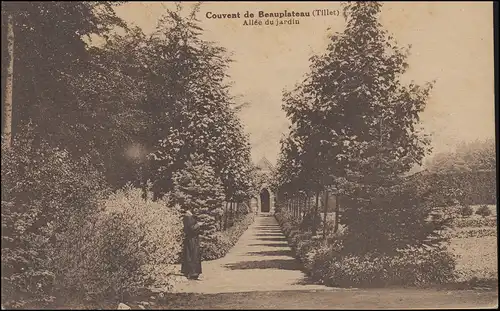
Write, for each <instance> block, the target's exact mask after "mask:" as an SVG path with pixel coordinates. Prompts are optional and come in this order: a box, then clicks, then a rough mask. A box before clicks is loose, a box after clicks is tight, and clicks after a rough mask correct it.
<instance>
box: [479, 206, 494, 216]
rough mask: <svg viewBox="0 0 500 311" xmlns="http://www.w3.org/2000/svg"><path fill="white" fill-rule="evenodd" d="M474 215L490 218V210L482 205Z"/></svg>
mask: <svg viewBox="0 0 500 311" xmlns="http://www.w3.org/2000/svg"><path fill="white" fill-rule="evenodd" d="M476 215H480V216H483V217H488V216H491V210H490V209H489V207H488V205H486V204H483V205H481V206H480V207H479V208H478V209H477V211H476Z"/></svg>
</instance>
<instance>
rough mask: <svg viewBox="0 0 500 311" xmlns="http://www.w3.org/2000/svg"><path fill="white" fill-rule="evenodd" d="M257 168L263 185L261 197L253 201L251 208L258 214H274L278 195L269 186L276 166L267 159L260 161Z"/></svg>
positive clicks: (258, 196) (260, 192)
mask: <svg viewBox="0 0 500 311" xmlns="http://www.w3.org/2000/svg"><path fill="white" fill-rule="evenodd" d="M256 166H257V170H258V173H259V175H260V177H261V179H262V180H263V183H262V185H261V186H260V191H259V195H257V197H255V198H253V199H252V200H251V207H252V209H253V211H254V212H256V213H257V214H267V213H274V207H275V201H276V195H275V194H274V193H273V191H272V190H271V185H270V184H269V180H271V176H272V174H273V171H274V166H273V165H272V164H271V162H269V160H268V159H266V158H265V157H263V158H262V159H260V161H259V162H257V165H256Z"/></svg>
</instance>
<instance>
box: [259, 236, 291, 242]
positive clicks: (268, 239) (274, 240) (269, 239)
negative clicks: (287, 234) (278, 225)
mask: <svg viewBox="0 0 500 311" xmlns="http://www.w3.org/2000/svg"><path fill="white" fill-rule="evenodd" d="M259 240H260V241H270V242H286V241H287V240H286V238H284V237H281V238H259Z"/></svg>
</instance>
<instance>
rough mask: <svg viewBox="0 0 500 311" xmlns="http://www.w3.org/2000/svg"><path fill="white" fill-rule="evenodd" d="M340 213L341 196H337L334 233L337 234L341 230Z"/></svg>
mask: <svg viewBox="0 0 500 311" xmlns="http://www.w3.org/2000/svg"><path fill="white" fill-rule="evenodd" d="M339 211H340V195H338V194H337V197H336V198H335V228H334V229H333V232H335V233H337V231H338V230H339Z"/></svg>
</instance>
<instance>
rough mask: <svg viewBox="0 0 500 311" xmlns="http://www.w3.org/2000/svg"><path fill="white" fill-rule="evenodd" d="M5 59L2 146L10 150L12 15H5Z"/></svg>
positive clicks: (12, 57) (12, 73)
mask: <svg viewBox="0 0 500 311" xmlns="http://www.w3.org/2000/svg"><path fill="white" fill-rule="evenodd" d="M7 58H8V62H7V70H6V78H5V93H4V94H5V95H4V96H5V97H4V102H3V107H4V111H3V115H4V119H3V128H2V140H3V141H2V144H4V146H5V148H7V149H10V147H11V146H12V89H13V86H14V18H13V16H12V13H9V14H8V15H7Z"/></svg>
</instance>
